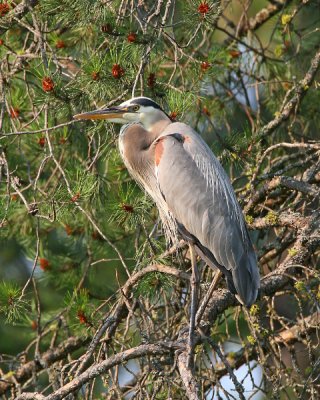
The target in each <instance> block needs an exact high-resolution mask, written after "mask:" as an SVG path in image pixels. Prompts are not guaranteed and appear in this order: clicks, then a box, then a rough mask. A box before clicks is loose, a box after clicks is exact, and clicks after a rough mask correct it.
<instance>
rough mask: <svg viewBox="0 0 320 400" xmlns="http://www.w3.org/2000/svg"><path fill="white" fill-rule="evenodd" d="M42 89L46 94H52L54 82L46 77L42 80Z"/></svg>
mask: <svg viewBox="0 0 320 400" xmlns="http://www.w3.org/2000/svg"><path fill="white" fill-rule="evenodd" d="M42 89H43V90H44V91H45V92H52V90H53V89H54V82H53V80H52V79H51V78H50V77H49V76H45V77H44V78H43V79H42Z"/></svg>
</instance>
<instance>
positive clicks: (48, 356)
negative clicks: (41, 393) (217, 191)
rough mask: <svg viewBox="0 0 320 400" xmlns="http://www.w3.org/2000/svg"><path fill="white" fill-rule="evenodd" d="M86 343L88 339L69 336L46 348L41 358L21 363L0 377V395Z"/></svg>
mask: <svg viewBox="0 0 320 400" xmlns="http://www.w3.org/2000/svg"><path fill="white" fill-rule="evenodd" d="M87 343H88V339H83V338H79V337H70V338H68V339H67V340H65V341H64V342H62V343H61V344H59V345H58V346H57V347H55V348H52V349H49V350H47V351H46V352H44V353H43V354H42V355H41V360H40V362H39V360H33V361H29V362H27V363H26V364H23V365H21V366H20V367H19V368H18V369H17V370H15V371H13V373H12V372H9V373H8V374H6V375H4V376H2V377H1V378H0V395H3V394H4V393H5V392H6V391H7V390H9V389H10V387H12V386H13V385H15V384H17V383H19V384H22V383H24V382H26V381H27V380H28V379H30V378H31V377H32V375H33V374H34V373H35V372H38V371H41V370H42V369H43V368H48V367H50V365H52V364H54V363H55V362H57V361H60V360H64V359H66V358H67V356H68V355H69V354H71V353H73V352H74V351H75V350H78V349H80V348H81V347H83V346H85V345H86V344H87Z"/></svg>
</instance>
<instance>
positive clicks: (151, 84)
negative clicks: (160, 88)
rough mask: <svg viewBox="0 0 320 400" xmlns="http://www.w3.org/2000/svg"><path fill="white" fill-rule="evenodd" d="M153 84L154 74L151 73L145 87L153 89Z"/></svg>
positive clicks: (154, 82)
mask: <svg viewBox="0 0 320 400" xmlns="http://www.w3.org/2000/svg"><path fill="white" fill-rule="evenodd" d="M155 84H156V74H154V73H153V72H151V74H149V76H148V79H147V85H148V86H149V88H153V87H154V85H155Z"/></svg>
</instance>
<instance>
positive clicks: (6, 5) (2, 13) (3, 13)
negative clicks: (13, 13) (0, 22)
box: [0, 3, 10, 17]
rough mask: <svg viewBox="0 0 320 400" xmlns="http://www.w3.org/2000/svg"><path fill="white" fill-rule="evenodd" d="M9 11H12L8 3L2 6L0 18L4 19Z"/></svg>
mask: <svg viewBox="0 0 320 400" xmlns="http://www.w3.org/2000/svg"><path fill="white" fill-rule="evenodd" d="M9 11H10V6H9V4H8V3H1V4H0V17H3V16H4V15H6V14H8V12H9Z"/></svg>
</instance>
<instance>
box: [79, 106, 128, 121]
mask: <svg viewBox="0 0 320 400" xmlns="http://www.w3.org/2000/svg"><path fill="white" fill-rule="evenodd" d="M126 112H127V109H126V108H118V107H110V108H105V109H104V110H94V111H89V112H85V113H82V114H76V115H74V116H73V118H74V119H114V118H122V116H123V114H124V113H126Z"/></svg>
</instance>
